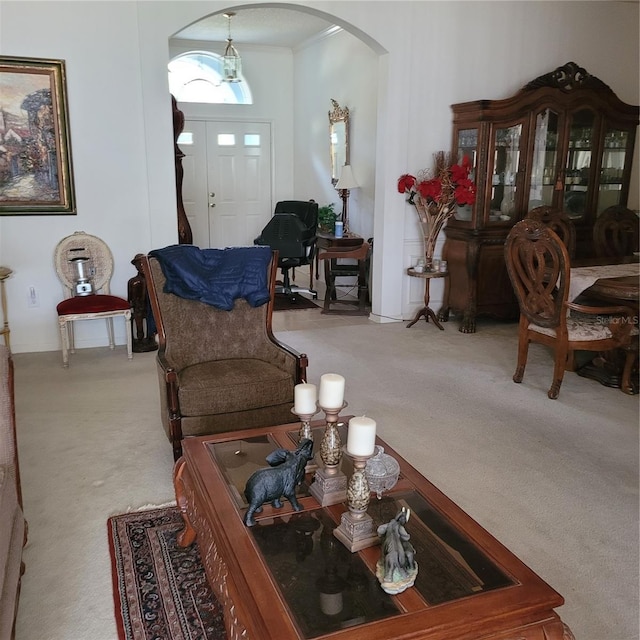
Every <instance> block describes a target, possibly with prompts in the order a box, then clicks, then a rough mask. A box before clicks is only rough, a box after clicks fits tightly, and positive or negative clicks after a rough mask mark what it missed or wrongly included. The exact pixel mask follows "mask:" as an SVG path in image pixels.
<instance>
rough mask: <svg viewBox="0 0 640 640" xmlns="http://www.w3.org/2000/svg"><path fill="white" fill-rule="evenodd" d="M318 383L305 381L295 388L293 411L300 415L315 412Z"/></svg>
mask: <svg viewBox="0 0 640 640" xmlns="http://www.w3.org/2000/svg"><path fill="white" fill-rule="evenodd" d="M316 398H317V395H316V385H315V384H308V383H306V382H303V383H301V384H297V385H296V386H295V387H294V388H293V399H294V404H293V411H294V413H297V414H298V415H308V414H313V413H315V412H316V411H317V410H318V408H317V407H316Z"/></svg>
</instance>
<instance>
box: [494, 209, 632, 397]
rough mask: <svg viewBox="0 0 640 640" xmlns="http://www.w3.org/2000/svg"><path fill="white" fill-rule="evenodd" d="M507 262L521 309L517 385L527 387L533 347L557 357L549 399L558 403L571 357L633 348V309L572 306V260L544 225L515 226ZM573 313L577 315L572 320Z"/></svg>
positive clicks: (528, 221) (533, 222)
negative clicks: (578, 352)
mask: <svg viewBox="0 0 640 640" xmlns="http://www.w3.org/2000/svg"><path fill="white" fill-rule="evenodd" d="M505 259H506V263H507V271H508V273H509V278H510V279H511V284H512V285H513V288H514V291H515V293H516V297H517V298H518V304H519V305H520V325H519V329H518V363H517V366H516V372H515V374H514V375H513V381H514V382H522V379H523V377H524V370H525V366H526V364H527V355H528V351H529V343H531V342H537V343H540V344H544V345H546V346H548V347H550V348H551V349H552V350H553V352H554V368H553V379H552V382H551V387H550V388H549V391H548V394H547V395H548V396H549V398H551V399H555V398H557V397H558V394H559V392H560V386H561V384H562V379H563V377H564V371H565V368H566V366H567V361H568V357H569V354H570V352H571V351H573V350H576V349H581V350H584V351H607V350H609V349H615V348H617V347H627V346H628V345H629V344H630V343H631V333H632V330H633V315H634V312H633V310H632V309H630V308H628V307H624V306H610V307H592V306H585V305H580V304H576V303H574V302H571V301H569V300H568V294H569V279H570V263H569V254H568V252H567V248H566V247H565V245H564V243H563V242H562V240H561V239H560V238H559V236H558V235H557V234H556V233H555V232H554V231H553V230H552V229H550V228H549V227H547V226H546V225H545V224H544V223H542V222H538V221H536V220H531V219H528V218H525V219H524V220H522V221H520V222H518V223H517V224H515V225H514V226H513V227H512V229H511V231H510V232H509V235H508V236H507V241H506V243H505ZM570 311H572V312H578V313H576V314H575V315H570V314H569V312H570Z"/></svg>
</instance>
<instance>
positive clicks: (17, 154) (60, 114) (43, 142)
mask: <svg viewBox="0 0 640 640" xmlns="http://www.w3.org/2000/svg"><path fill="white" fill-rule="evenodd" d="M0 96H1V100H0V215H61V214H71V215H73V214H75V213H76V202H75V190H74V184H73V170H72V162H71V139H70V136H69V126H68V117H69V116H68V113H69V110H68V106H67V91H66V73H65V63H64V60H45V59H41V58H18V57H13V56H0Z"/></svg>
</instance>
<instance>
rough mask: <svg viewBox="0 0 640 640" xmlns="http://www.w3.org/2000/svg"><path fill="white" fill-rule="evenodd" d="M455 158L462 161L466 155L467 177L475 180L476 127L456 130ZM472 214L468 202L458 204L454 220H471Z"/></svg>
mask: <svg viewBox="0 0 640 640" xmlns="http://www.w3.org/2000/svg"><path fill="white" fill-rule="evenodd" d="M456 153H457V160H458V162H462V158H464V157H465V156H467V157H468V158H469V160H470V161H471V167H472V168H471V173H470V174H469V179H470V180H471V181H473V182H475V181H476V169H477V160H478V130H477V129H460V130H459V131H458V144H457V149H456ZM472 215H473V206H472V205H470V204H468V205H465V206H459V207H458V208H457V210H456V213H455V218H456V220H471V218H472Z"/></svg>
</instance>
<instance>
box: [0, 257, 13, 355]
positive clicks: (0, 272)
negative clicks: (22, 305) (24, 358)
mask: <svg viewBox="0 0 640 640" xmlns="http://www.w3.org/2000/svg"><path fill="white" fill-rule="evenodd" d="M12 273H13V271H11V269H9V267H2V266H0V306H1V307H2V320H3V325H2V329H0V335H2V336H4V343H5V345H6V346H7V348H8V349H10V348H11V344H10V341H9V333H10V331H9V316H8V315H7V295H6V293H5V290H4V281H5V280H6V279H7V278H8V277H9V276H10V275H11V274H12Z"/></svg>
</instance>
